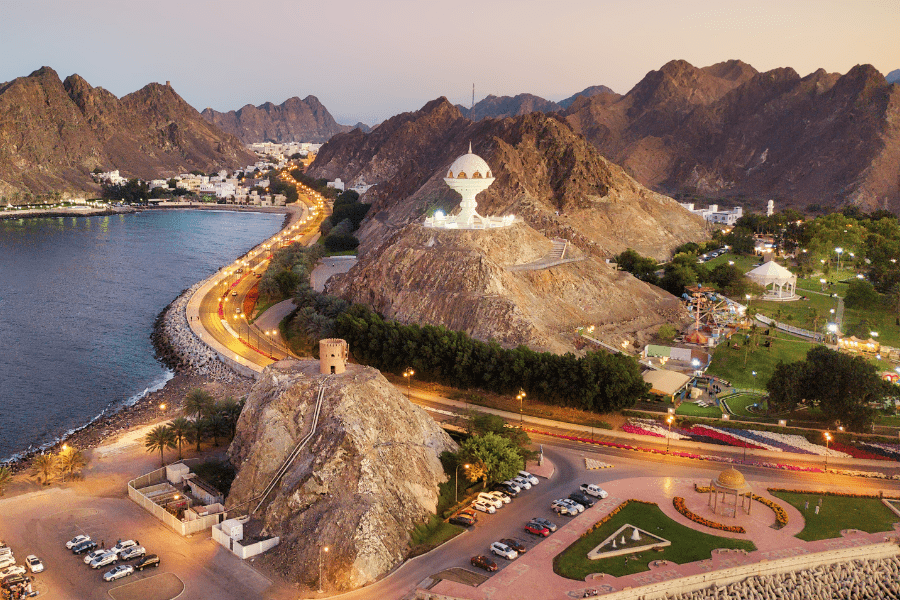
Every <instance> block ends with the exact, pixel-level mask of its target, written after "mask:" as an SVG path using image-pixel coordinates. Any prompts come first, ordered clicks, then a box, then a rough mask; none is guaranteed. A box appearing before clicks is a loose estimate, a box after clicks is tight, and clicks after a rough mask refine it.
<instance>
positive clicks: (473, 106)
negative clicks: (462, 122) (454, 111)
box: [469, 83, 475, 110]
mask: <svg viewBox="0 0 900 600" xmlns="http://www.w3.org/2000/svg"><path fill="white" fill-rule="evenodd" d="M473 108H475V84H474V83H472V106H470V107H469V109H470V110H471V109H473Z"/></svg>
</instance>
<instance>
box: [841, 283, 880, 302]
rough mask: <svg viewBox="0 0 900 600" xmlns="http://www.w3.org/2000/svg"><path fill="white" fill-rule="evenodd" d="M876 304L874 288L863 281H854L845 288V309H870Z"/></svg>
mask: <svg viewBox="0 0 900 600" xmlns="http://www.w3.org/2000/svg"><path fill="white" fill-rule="evenodd" d="M877 303H878V293H877V292H876V291H875V286H873V285H872V284H871V283H869V282H868V281H866V280H865V279H854V280H853V281H851V282H850V285H848V286H847V294H846V295H845V296H844V304H846V305H847V308H871V307H873V306H875V305H876V304H877Z"/></svg>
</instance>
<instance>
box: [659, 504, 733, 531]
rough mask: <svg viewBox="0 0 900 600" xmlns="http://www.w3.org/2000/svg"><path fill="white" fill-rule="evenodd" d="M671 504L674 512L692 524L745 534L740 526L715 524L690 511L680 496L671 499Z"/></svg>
mask: <svg viewBox="0 0 900 600" xmlns="http://www.w3.org/2000/svg"><path fill="white" fill-rule="evenodd" d="M672 504H673V505H674V506H675V510H677V511H678V512H680V513H681V514H682V515H684V516H685V517H687V518H688V519H690V520H691V521H693V522H694V523H699V524H700V525H703V526H704V527H710V528H712V529H718V530H720V531H727V532H729V533H747V530H746V529H744V528H743V527H741V526H740V525H723V524H722V523H716V522H715V521H710V520H709V519H706V518H704V517H701V516H700V515H698V514H697V513H695V512H693V511H691V509H689V508H688V507H687V506H685V504H684V498H682V497H680V496H675V497H674V498H672Z"/></svg>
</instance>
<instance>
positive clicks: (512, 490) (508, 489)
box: [491, 483, 519, 498]
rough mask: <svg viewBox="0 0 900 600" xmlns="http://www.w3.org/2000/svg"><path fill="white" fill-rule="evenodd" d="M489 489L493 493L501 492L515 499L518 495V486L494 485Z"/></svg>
mask: <svg viewBox="0 0 900 600" xmlns="http://www.w3.org/2000/svg"><path fill="white" fill-rule="evenodd" d="M491 489H492V490H494V491H495V492H503V493H504V494H506V495H507V496H509V497H511V498H515V497H516V496H518V495H519V486H511V485H506V484H505V483H495V484H494V485H492V486H491Z"/></svg>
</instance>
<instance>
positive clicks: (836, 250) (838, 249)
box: [834, 248, 844, 271]
mask: <svg viewBox="0 0 900 600" xmlns="http://www.w3.org/2000/svg"><path fill="white" fill-rule="evenodd" d="M834 251H835V252H837V255H838V271H840V270H841V254H843V253H844V249H843V248H835V249H834Z"/></svg>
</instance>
